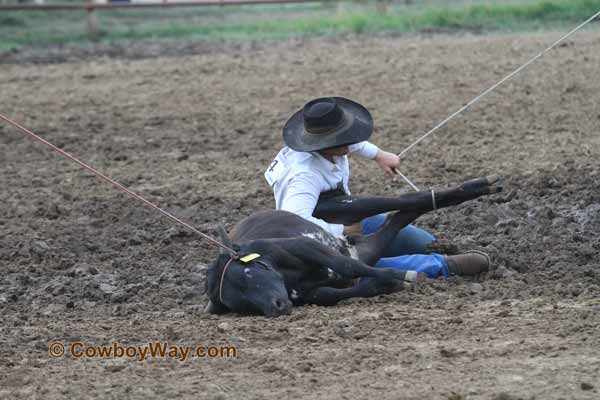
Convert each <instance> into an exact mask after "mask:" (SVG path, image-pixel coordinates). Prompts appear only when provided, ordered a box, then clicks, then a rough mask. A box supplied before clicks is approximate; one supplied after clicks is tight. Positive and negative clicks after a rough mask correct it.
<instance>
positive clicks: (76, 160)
mask: <svg viewBox="0 0 600 400" xmlns="http://www.w3.org/2000/svg"><path fill="white" fill-rule="evenodd" d="M0 119H2V120H4V121H6V122H8V123H9V124H11V125H12V126H14V127H15V128H17V129H19V130H20V131H21V132H23V133H25V134H27V135H29V136H30V137H32V138H34V139H35V140H37V141H38V142H41V143H43V144H45V145H46V146H48V147H50V148H51V149H52V150H54V151H56V152H57V153H59V154H61V155H62V156H64V157H66V158H68V159H69V160H71V161H74V162H75V163H77V164H79V165H80V166H81V167H83V168H85V169H87V170H88V171H90V172H91V173H93V174H94V175H96V176H98V177H100V178H102V179H104V180H105V181H107V182H108V183H110V184H112V185H113V186H115V187H116V188H117V189H119V190H121V191H123V192H125V193H127V194H128V195H130V196H131V197H134V198H136V199H138V200H139V201H141V202H142V203H144V204H145V205H147V206H148V207H151V208H153V209H155V210H157V211H158V212H160V213H161V214H163V215H164V216H166V217H167V218H169V219H170V220H171V221H174V222H176V223H178V224H180V225H183V226H185V227H186V228H188V229H190V230H191V231H193V232H195V233H197V234H198V235H200V236H202V237H203V238H205V239H207V240H208V241H210V242H212V243H213V244H216V245H217V246H220V247H222V248H224V249H225V250H227V251H229V252H230V253H231V254H237V252H236V251H235V250H233V249H231V248H229V247H228V246H226V245H224V244H223V243H221V242H219V241H217V240H216V239H214V238H212V237H210V236H208V235H207V234H205V233H202V232H200V231H199V230H198V229H196V228H194V227H193V226H191V225H190V224H188V223H186V222H184V221H182V220H180V219H179V218H177V217H176V216H174V215H173V214H171V213H169V212H168V211H165V210H163V209H162V208H160V207H158V206H157V205H155V204H153V203H151V202H149V201H148V200H146V199H145V198H143V197H142V196H140V195H139V194H137V193H135V192H133V191H131V190H129V189H127V188H126V187H125V186H123V185H121V184H120V183H119V182H117V181H115V180H113V179H111V178H109V177H108V176H106V175H104V174H103V173H101V172H100V171H98V170H96V169H94V168H92V167H90V166H89V165H87V164H86V163H84V162H83V161H80V160H79V159H77V158H76V157H74V156H72V155H71V154H69V153H67V152H66V151H64V150H62V149H60V148H58V147H56V146H55V145H53V144H52V143H50V142H48V141H47V140H45V139H43V138H41V137H40V136H38V135H36V134H35V133H33V132H31V131H30V130H29V129H27V128H25V127H23V126H21V125H19V124H18V123H16V122H15V121H13V120H11V119H9V118H7V117H5V116H4V115H2V114H0Z"/></svg>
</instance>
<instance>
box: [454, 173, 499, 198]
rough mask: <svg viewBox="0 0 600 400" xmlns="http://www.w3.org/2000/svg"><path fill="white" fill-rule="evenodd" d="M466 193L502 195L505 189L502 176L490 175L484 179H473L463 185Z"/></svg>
mask: <svg viewBox="0 0 600 400" xmlns="http://www.w3.org/2000/svg"><path fill="white" fill-rule="evenodd" d="M461 188H462V189H463V190H464V191H465V192H469V193H473V194H478V195H486V194H494V193H500V192H501V191H502V189H503V187H502V178H501V177H500V175H488V176H486V177H484V178H477V179H472V180H470V181H466V182H465V183H463V184H462V185H461Z"/></svg>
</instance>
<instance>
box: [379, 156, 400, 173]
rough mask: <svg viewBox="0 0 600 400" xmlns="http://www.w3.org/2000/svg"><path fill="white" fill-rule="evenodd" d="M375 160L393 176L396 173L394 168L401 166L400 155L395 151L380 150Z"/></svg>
mask: <svg viewBox="0 0 600 400" xmlns="http://www.w3.org/2000/svg"><path fill="white" fill-rule="evenodd" d="M375 162H376V163H377V165H379V167H380V168H381V169H382V170H383V171H384V172H385V173H386V175H389V176H392V175H394V174H395V172H394V170H395V169H396V168H398V167H399V166H400V157H398V156H397V155H395V154H393V153H388V152H387V151H383V150H379V151H377V155H376V156H375Z"/></svg>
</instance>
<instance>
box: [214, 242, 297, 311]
mask: <svg viewBox="0 0 600 400" xmlns="http://www.w3.org/2000/svg"><path fill="white" fill-rule="evenodd" d="M206 292H207V294H208V297H209V300H210V302H209V304H208V312H210V313H213V314H221V313H225V312H228V311H233V312H238V313H245V314H247V313H250V314H263V315H265V316H267V317H278V316H280V315H283V314H289V313H290V310H291V307H292V304H291V302H290V300H289V299H288V294H287V290H286V288H285V283H284V281H283V277H282V276H281V274H280V273H279V272H277V271H276V270H275V269H274V268H273V266H272V265H271V264H270V262H269V261H268V260H267V259H265V258H263V257H260V258H258V259H255V260H251V261H247V262H243V261H241V260H239V259H233V258H232V257H231V256H230V255H229V254H220V255H219V257H218V258H217V259H216V260H215V261H214V262H213V263H212V264H211V265H210V266H209V268H208V272H207V276H206Z"/></svg>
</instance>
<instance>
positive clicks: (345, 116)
mask: <svg viewBox="0 0 600 400" xmlns="http://www.w3.org/2000/svg"><path fill="white" fill-rule="evenodd" d="M372 132H373V118H372V117H371V114H370V113H369V111H368V110H367V109H366V108H365V107H363V106H362V105H360V104H358V103H356V102H354V101H352V100H349V99H346V98H342V97H327V98H317V99H314V100H311V101H309V102H308V103H306V105H305V106H304V108H303V109H301V110H299V111H297V112H296V113H295V114H294V115H292V117H291V118H290V119H289V120H288V121H287V123H286V124H285V127H284V128H283V139H284V142H285V144H286V146H285V147H284V148H283V149H282V150H281V151H280V152H279V154H278V155H277V157H275V159H274V160H273V162H272V163H271V164H270V165H269V167H268V168H267V170H266V171H265V178H266V180H267V182H268V183H269V185H270V186H271V188H272V189H273V193H274V195H275V206H276V209H278V210H285V211H289V212H292V213H294V214H297V215H299V216H301V217H303V218H305V219H307V220H309V221H311V222H313V223H315V224H317V225H319V226H320V227H321V228H323V229H324V230H326V231H327V232H329V233H331V234H332V235H334V236H335V237H338V238H343V237H345V236H351V235H356V234H363V235H366V234H370V233H373V232H375V231H376V230H377V229H378V228H379V227H380V226H381V225H382V224H383V222H384V220H385V215H384V214H380V215H374V216H372V217H369V218H366V219H364V220H362V221H361V222H360V223H357V224H354V225H348V226H344V225H340V224H332V223H328V222H326V221H324V220H322V219H318V218H315V217H314V216H313V211H314V210H315V207H316V205H317V202H318V201H319V197H320V196H321V195H323V194H324V193H331V192H338V193H340V194H347V195H349V194H350V190H349V186H348V180H349V177H350V170H349V164H348V155H349V154H352V155H357V156H359V157H363V158H366V159H370V160H374V161H375V162H376V163H377V165H378V166H379V167H380V168H381V169H382V170H383V171H384V172H385V173H386V174H387V175H392V174H393V173H394V170H395V169H396V168H398V166H399V165H400V159H399V157H398V156H397V155H395V154H393V153H390V152H387V151H384V150H382V149H380V148H378V147H377V146H376V145H374V144H373V143H370V142H368V141H367V140H368V139H369V138H370V136H371V134H372ZM434 239H435V238H434V236H433V235H431V234H430V233H429V232H427V231H425V230H423V229H420V228H417V227H416V226H413V225H408V226H406V227H405V228H403V229H402V230H401V231H400V232H399V233H398V235H397V236H396V238H395V239H394V241H393V243H392V244H391V245H390V246H389V248H388V250H387V252H386V254H385V256H386V257H385V258H381V259H380V260H379V261H378V262H377V263H376V265H375V267H393V268H399V269H404V270H414V271H418V272H424V273H426V274H427V275H428V276H429V277H430V278H436V277H438V276H445V277H447V276H449V275H452V274H460V275H474V274H477V273H479V272H483V271H487V269H489V266H490V262H489V257H488V256H487V255H485V254H484V253H481V252H469V253H467V254H463V255H458V256H450V257H448V256H443V255H441V254H420V253H423V252H424V251H425V249H426V247H427V246H428V245H429V244H430V243H431V242H432V241H433V240H434Z"/></svg>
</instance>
